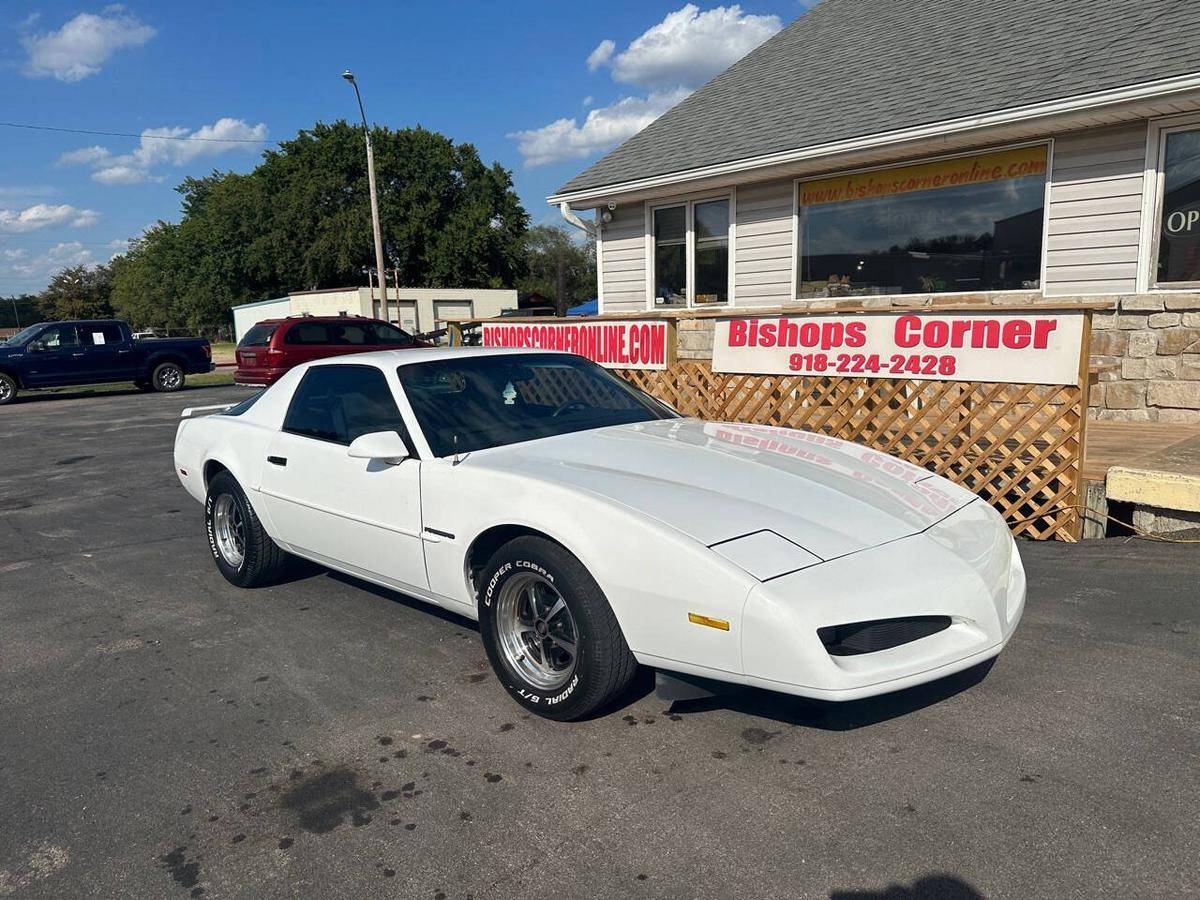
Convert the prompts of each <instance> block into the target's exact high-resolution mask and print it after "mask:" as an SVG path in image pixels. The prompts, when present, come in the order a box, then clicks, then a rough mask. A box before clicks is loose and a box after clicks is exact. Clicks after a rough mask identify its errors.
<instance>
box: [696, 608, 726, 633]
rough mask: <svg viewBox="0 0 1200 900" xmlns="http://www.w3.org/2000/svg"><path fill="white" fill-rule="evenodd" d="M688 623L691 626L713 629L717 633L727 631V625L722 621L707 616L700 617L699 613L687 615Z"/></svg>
mask: <svg viewBox="0 0 1200 900" xmlns="http://www.w3.org/2000/svg"><path fill="white" fill-rule="evenodd" d="M688 621H689V622H691V623H692V624H693V625H707V626H708V627H709V628H715V629H717V630H718V631H728V630H729V623H728V622H726V621H725V620H724V619H713V618H710V617H709V616H702V615H700V614H699V613H693V612H690V613H688Z"/></svg>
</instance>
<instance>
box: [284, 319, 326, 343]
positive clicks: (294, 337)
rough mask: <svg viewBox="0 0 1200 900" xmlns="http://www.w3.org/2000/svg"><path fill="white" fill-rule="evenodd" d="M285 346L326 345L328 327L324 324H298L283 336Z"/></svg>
mask: <svg viewBox="0 0 1200 900" xmlns="http://www.w3.org/2000/svg"><path fill="white" fill-rule="evenodd" d="M283 342H284V343H285V344H328V343H329V326H327V325H326V324H325V323H324V322H298V323H296V324H295V325H293V326H292V327H291V328H289V329H288V330H287V334H285V335H284V336H283Z"/></svg>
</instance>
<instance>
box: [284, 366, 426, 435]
mask: <svg viewBox="0 0 1200 900" xmlns="http://www.w3.org/2000/svg"><path fill="white" fill-rule="evenodd" d="M283 430H284V431H287V432H290V433H291V434H297V435H300V436H302V437H309V438H315V439H317V440H321V441H332V442H334V443H336V444H349V443H350V442H352V441H353V440H354V439H355V438H358V437H362V436H363V435H364V434H371V433H372V432H376V431H395V432H397V433H398V434H399V435H400V436H401V437H403V438H404V441H405V443H406V444H409V447H410V450H411V444H410V443H409V439H408V431H407V429H406V428H405V427H404V421H403V420H402V419H401V418H400V410H399V409H397V408H396V400H395V398H394V397H393V396H392V391H391V388H389V387H388V384H387V380H386V379H385V378H384V376H383V373H382V372H381V371H379V369H376V368H375V367H374V366H347V365H333V366H315V367H314V368H311V369H309V370H308V372H306V373H305V375H304V378H303V380H302V381H301V382H300V384H299V386H298V387H297V388H296V393H295V394H293V395H292V402H291V404H290V405H289V406H288V411H287V416H286V418H285V419H284V421H283Z"/></svg>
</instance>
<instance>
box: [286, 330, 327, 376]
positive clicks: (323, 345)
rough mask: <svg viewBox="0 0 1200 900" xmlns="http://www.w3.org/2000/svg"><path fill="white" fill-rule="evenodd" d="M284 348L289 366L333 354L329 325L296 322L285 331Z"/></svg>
mask: <svg viewBox="0 0 1200 900" xmlns="http://www.w3.org/2000/svg"><path fill="white" fill-rule="evenodd" d="M283 349H284V358H285V359H286V360H287V365H288V368H291V367H293V366H298V365H300V364H301V363H306V362H312V361H313V360H314V359H322V358H324V357H326V356H331V355H333V354H332V353H331V345H330V343H329V326H328V325H327V324H326V323H325V322H305V321H299V322H295V323H294V324H292V325H291V326H290V327H289V328H288V330H287V331H286V332H284V335H283Z"/></svg>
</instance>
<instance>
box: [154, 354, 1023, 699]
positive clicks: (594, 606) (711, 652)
mask: <svg viewBox="0 0 1200 900" xmlns="http://www.w3.org/2000/svg"><path fill="white" fill-rule="evenodd" d="M222 410H223V411H221V412H218V413H215V414H210V415H206V416H199V417H198V416H195V415H193V411H191V410H189V411H186V412H185V413H184V420H183V421H182V422H181V423H180V426H179V432H178V434H177V436H176V441H175V467H176V470H177V471H178V473H179V478H180V480H181V481H182V482H183V485H184V487H185V488H187V490H188V492H189V493H190V494H191V495H192V496H193V497H195V498H196V499H197V500H199V501H202V502H203V503H204V504H205V517H206V521H207V530H208V540H209V545H210V547H211V550H212V555H213V558H214V559H215V560H216V564H217V567H218V569H220V571H221V574H223V575H224V576H225V577H226V578H227V579H228V580H229V581H231V582H232V583H233V584H235V585H239V586H242V587H252V586H256V585H262V584H267V583H270V582H271V581H272V580H274V579H276V578H277V577H278V576H279V575H280V574H281V572H282V570H283V568H284V567H285V565H286V563H287V561H288V559H289V555H291V554H294V555H295V556H300V557H304V558H306V559H309V560H312V561H314V562H316V563H319V564H320V565H322V566H326V567H328V568H330V569H335V570H337V571H340V572H345V573H348V574H350V575H354V576H358V577H360V578H362V579H365V580H367V581H370V582H373V583H375V584H379V585H384V586H386V587H389V588H393V589H395V590H398V591H401V592H403V593H405V594H408V595H411V596H414V597H419V598H421V599H422V600H426V601H428V602H429V603H433V604H436V605H438V606H441V607H444V608H446V609H449V610H453V611H454V612H457V613H459V614H461V615H464V616H467V617H470V618H472V619H478V620H479V625H480V633H481V635H482V638H483V643H484V646H485V647H486V649H487V654H488V657H489V659H490V660H491V663H492V666H493V667H494V669H495V671H496V674H497V675H498V677H499V678H500V681H501V682H502V683H503V684H504V686H505V688H507V690H508V691H509V693H510V694H511V695H512V696H513V697H514V698H515V699H516V700H517V702H518V703H520V704H521V705H523V706H524V707H526V708H527V709H529V710H531V711H533V712H536V713H538V714H540V715H543V716H547V717H549V718H554V719H573V718H578V717H580V716H583V715H585V714H587V713H589V712H590V711H592V710H594V709H597V708H598V707H601V706H603V705H605V704H607V703H609V702H611V701H612V700H614V699H615V698H616V697H617V696H619V695H620V694H621V692H622V691H623V690H624V689H625V688H626V687H627V686H628V684H629V682H630V680H631V679H632V677H633V674H634V671H635V669H636V667H637V665H638V664H641V665H645V666H651V667H654V668H655V669H657V670H659V671H660V673H663V672H665V673H669V674H670V675H671V676H672V677H673V678H676V679H679V680H680V681H682V682H683V683H689V682H690V683H704V682H702V681H699V680H711V681H717V682H728V683H733V684H737V685H752V686H757V687H762V688H768V689H770V690H774V691H782V692H785V693H789V694H796V695H800V696H805V697H814V698H822V699H827V700H850V699H854V698H859V697H866V696H871V695H874V694H881V693H885V692H887V691H894V690H897V689H899V688H904V687H908V686H910V685H915V684H920V683H922V682H927V681H931V680H933V679H936V678H940V677H942V676H945V675H948V674H951V673H953V672H957V671H960V670H962V669H966V668H968V667H970V666H972V665H974V664H976V663H979V662H982V661H984V660H987V659H989V658H991V657H994V656H996V655H997V654H998V653H999V652H1000V651H1001V649H1002V648H1003V647H1004V645H1005V643H1006V642H1007V641H1008V639H1009V637H1010V636H1011V635H1012V633H1013V630H1014V628H1015V627H1016V624H1017V621H1018V619H1019V618H1020V616H1021V611H1022V608H1023V606H1024V601H1025V574H1024V570H1023V569H1022V567H1021V559H1020V556H1019V555H1018V552H1017V547H1016V544H1015V542H1014V541H1013V539H1012V536H1011V535H1010V533H1009V531H1008V528H1007V527H1006V526H1005V524H1004V522H1003V520H1002V519H1001V517H1000V516H999V514H997V513H996V512H995V511H994V510H993V509H992V508H991V507H990V506H989V505H988V504H987V503H985V502H984V501H982V500H981V499H979V498H978V497H976V496H975V495H974V494H972V493H970V492H969V491H967V490H964V489H963V488H960V487H958V486H956V485H954V484H952V483H951V482H949V481H947V480H945V479H943V478H940V477H938V476H935V475H932V474H930V473H929V472H927V471H925V470H924V469H921V468H918V467H916V466H913V465H910V464H908V463H905V462H902V461H900V460H897V459H895V458H893V457H891V456H888V455H886V454H882V453H878V452H876V451H873V450H869V449H866V448H863V447H859V446H857V445H854V444H850V443H846V442H844V441H840V440H836V439H834V438H831V437H825V436H822V435H819V434H811V433H807V432H802V431H793V430H789V429H782V428H769V427H761V426H754V425H731V424H725V423H718V422H704V421H699V420H696V419H688V418H681V417H680V416H679V415H678V414H676V413H675V412H674V411H673V410H671V409H670V408H668V407H667V406H664V405H663V404H661V403H659V402H658V401H657V400H654V399H652V398H650V397H648V396H646V395H645V394H643V393H641V392H640V391H638V390H636V389H634V388H633V387H631V386H630V385H629V384H628V383H627V382H625V381H623V380H621V379H620V378H618V377H616V376H614V375H613V374H612V373H610V372H608V371H606V370H605V369H602V368H600V367H599V366H597V365H595V364H593V363H591V362H589V361H587V360H585V359H583V358H581V357H578V356H573V355H570V354H564V353H552V352H541V351H533V352H531V351H525V350H494V349H487V350H484V349H457V350H406V351H404V352H394V351H392V352H381V353H363V354H356V355H352V356H342V357H337V358H334V359H328V360H320V361H317V362H313V363H309V364H306V365H302V366H298V367H297V368H295V369H293V370H291V371H290V372H288V374H287V375H285V376H284V377H283V378H281V379H280V380H279V382H278V383H276V384H275V385H274V386H272V387H271V388H269V389H267V390H266V391H263V392H262V393H259V394H255V395H254V396H253V397H251V398H250V399H248V400H246V401H244V402H242V403H239V404H237V405H236V406H232V407H228V408H222ZM676 683H677V684H678V683H679V682H676Z"/></svg>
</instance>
